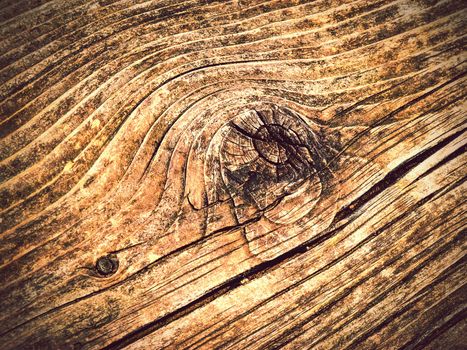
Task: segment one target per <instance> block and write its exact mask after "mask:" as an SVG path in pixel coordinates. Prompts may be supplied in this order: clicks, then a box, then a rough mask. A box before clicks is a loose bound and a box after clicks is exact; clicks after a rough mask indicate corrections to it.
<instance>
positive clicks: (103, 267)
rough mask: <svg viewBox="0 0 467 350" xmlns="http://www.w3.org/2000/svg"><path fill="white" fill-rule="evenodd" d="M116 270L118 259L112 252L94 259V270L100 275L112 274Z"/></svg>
mask: <svg viewBox="0 0 467 350" xmlns="http://www.w3.org/2000/svg"><path fill="white" fill-rule="evenodd" d="M117 270H118V259H117V256H116V255H114V254H109V255H105V256H101V257H100V258H99V259H97V261H96V271H97V273H98V274H99V275H100V276H105V277H107V276H110V275H113V274H114V273H115V272H117Z"/></svg>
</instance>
